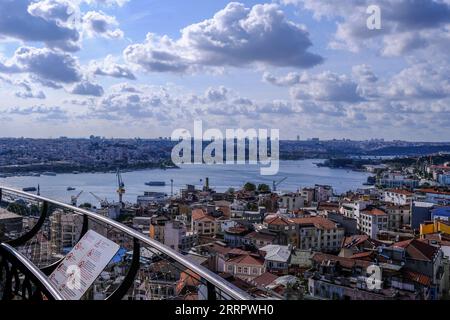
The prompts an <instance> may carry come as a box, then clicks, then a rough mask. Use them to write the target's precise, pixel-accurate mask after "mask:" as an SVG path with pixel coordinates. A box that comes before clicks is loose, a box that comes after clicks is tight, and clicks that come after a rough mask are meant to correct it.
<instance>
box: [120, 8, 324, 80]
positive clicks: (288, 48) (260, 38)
mask: <svg viewBox="0 0 450 320" xmlns="http://www.w3.org/2000/svg"><path fill="white" fill-rule="evenodd" d="M311 46H312V43H311V40H310V39H309V34H308V32H307V31H306V29H305V27H303V26H301V25H299V24H295V23H293V22H291V21H289V20H287V18H286V17H285V15H284V13H283V12H282V11H281V10H280V8H279V7H278V6H277V5H275V4H262V5H255V6H253V7H252V8H246V7H245V6H244V5H243V4H241V3H236V2H232V3H229V4H228V5H227V6H226V7H225V8H224V9H223V10H221V11H219V12H217V13H216V14H215V15H214V17H213V18H211V19H208V20H205V21H203V22H200V23H196V24H192V25H190V26H187V27H186V28H184V29H183V30H181V37H180V38H179V39H177V40H173V39H171V38H169V37H168V36H162V37H160V36H157V35H155V34H152V33H149V34H148V35H147V39H146V41H145V42H144V43H141V44H133V45H130V46H129V47H128V48H126V50H125V51H124V56H125V58H126V60H127V61H129V62H131V63H134V64H136V65H139V66H141V67H143V68H144V69H145V70H147V71H152V72H167V71H170V72H186V71H196V70H198V69H202V68H207V67H224V66H233V67H248V66H250V65H252V64H262V65H272V66H290V67H296V68H309V67H312V66H315V65H317V64H319V63H321V62H322V61H323V59H322V57H320V56H318V55H316V54H313V53H311V52H309V51H308V50H309V48H310V47H311Z"/></svg>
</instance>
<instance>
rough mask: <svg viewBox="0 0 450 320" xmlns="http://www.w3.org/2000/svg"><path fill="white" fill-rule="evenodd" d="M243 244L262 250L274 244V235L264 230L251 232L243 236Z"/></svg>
mask: <svg viewBox="0 0 450 320" xmlns="http://www.w3.org/2000/svg"><path fill="white" fill-rule="evenodd" d="M244 244H246V245H252V246H254V247H256V248H262V247H265V246H267V245H269V244H276V235H275V234H273V233H271V232H270V231H268V230H264V229H263V230H259V231H253V232H250V233H249V234H247V235H245V237H244Z"/></svg>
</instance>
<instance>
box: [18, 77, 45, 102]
mask: <svg viewBox="0 0 450 320" xmlns="http://www.w3.org/2000/svg"><path fill="white" fill-rule="evenodd" d="M9 83H10V84H14V85H16V86H19V87H21V88H22V91H18V92H16V93H15V96H16V97H17V98H21V99H45V98H46V95H45V93H44V92H43V91H40V90H39V91H35V90H34V89H33V87H32V85H31V84H30V83H29V82H28V81H27V80H19V81H15V82H13V81H10V82H9Z"/></svg>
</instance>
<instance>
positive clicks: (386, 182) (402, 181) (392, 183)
mask: <svg viewBox="0 0 450 320" xmlns="http://www.w3.org/2000/svg"><path fill="white" fill-rule="evenodd" d="M377 184H378V185H379V186H381V187H383V188H400V189H401V188H408V189H414V188H417V187H418V186H419V180H417V179H411V178H408V177H405V176H404V175H403V174H401V173H395V172H389V173H385V174H384V175H383V176H382V177H381V178H380V179H379V180H378V183H377Z"/></svg>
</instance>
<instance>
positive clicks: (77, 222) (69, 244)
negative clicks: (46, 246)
mask: <svg viewBox="0 0 450 320" xmlns="http://www.w3.org/2000/svg"><path fill="white" fill-rule="evenodd" d="M82 219H83V218H82V217H81V216H80V215H78V214H74V213H65V212H64V211H63V210H60V209H58V210H56V211H54V212H53V213H52V215H51V216H50V242H51V250H52V252H53V253H54V254H64V253H66V252H68V251H70V249H72V248H73V247H74V246H75V244H76V243H77V242H78V240H79V237H80V234H81V228H82V224H83V223H82Z"/></svg>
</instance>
